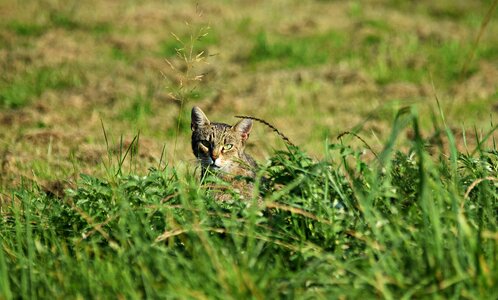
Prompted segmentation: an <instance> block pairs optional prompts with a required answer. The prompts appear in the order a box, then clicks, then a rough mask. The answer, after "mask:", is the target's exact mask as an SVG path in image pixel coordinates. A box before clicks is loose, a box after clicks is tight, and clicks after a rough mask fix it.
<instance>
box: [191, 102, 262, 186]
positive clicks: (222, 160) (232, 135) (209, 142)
mask: <svg viewBox="0 0 498 300" xmlns="http://www.w3.org/2000/svg"><path fill="white" fill-rule="evenodd" d="M252 125H253V122H252V120H251V119H242V120H240V121H239V122H238V123H236V124H235V125H233V126H231V125H228V124H225V123H215V122H210V121H209V119H208V118H207V117H206V115H205V114H204V112H203V111H202V110H201V109H200V108H199V107H197V106H194V107H193V108H192V113H191V129H192V151H193V152H194V155H195V157H196V158H197V159H198V161H200V164H201V178H203V177H204V176H205V175H206V172H209V173H213V174H215V175H216V176H218V177H220V178H222V179H224V180H233V179H234V178H235V177H237V176H240V177H249V178H254V177H255V173H254V170H255V168H256V166H257V165H256V161H255V160H254V159H253V158H252V157H251V156H250V155H249V154H246V153H245V152H244V150H245V145H246V142H247V139H248V138H249V134H250V133H251V129H252Z"/></svg>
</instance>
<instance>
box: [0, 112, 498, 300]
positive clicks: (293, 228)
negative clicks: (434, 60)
mask: <svg viewBox="0 0 498 300" xmlns="http://www.w3.org/2000/svg"><path fill="white" fill-rule="evenodd" d="M407 129H410V130H414V132H415V136H414V139H413V142H412V144H411V146H410V147H409V150H405V151H401V150H400V149H397V148H395V147H394V146H393V145H395V141H396V139H397V138H398V135H399V134H401V133H402V132H403V131H404V130H407ZM495 129H496V128H494V130H495ZM418 130H419V128H418V117H417V115H416V112H414V111H409V110H404V111H400V112H399V114H398V117H397V119H396V121H395V123H394V124H393V129H392V134H391V138H390V140H388V142H387V143H386V145H385V148H384V150H383V151H382V152H381V153H379V155H378V160H373V161H364V160H363V159H362V155H361V152H360V151H358V150H356V149H355V148H354V147H352V146H351V145H349V142H348V141H347V140H343V142H341V143H338V144H330V145H328V147H327V150H326V152H327V153H326V156H327V157H329V158H328V159H326V160H323V161H315V160H313V159H311V158H309V156H308V155H307V154H306V153H303V152H302V151H301V150H299V149H297V148H289V149H288V150H286V151H279V152H276V153H275V154H274V155H273V156H272V157H271V158H270V160H269V163H268V164H266V165H264V166H262V168H261V171H260V174H261V175H264V176H265V177H266V180H265V182H264V188H262V189H261V192H260V194H261V197H263V198H264V200H265V202H264V205H262V206H261V205H258V204H257V199H253V200H245V201H241V200H235V201H233V202H217V201H215V200H214V199H213V195H212V194H211V193H210V191H209V190H206V189H205V188H204V187H203V186H201V185H199V183H198V181H197V179H196V178H194V177H192V176H191V175H189V174H190V173H191V172H187V173H186V174H185V175H181V176H180V175H179V174H178V173H177V171H176V169H175V168H174V167H166V168H164V169H160V170H158V169H150V170H149V172H148V173H147V174H143V175H136V174H133V173H130V174H126V173H123V172H115V171H116V169H114V171H111V172H110V173H109V175H107V176H106V177H101V178H99V177H94V176H91V175H81V178H80V180H79V181H78V183H77V184H76V186H74V187H73V188H70V189H67V190H66V191H65V194H64V195H63V196H62V197H57V196H55V195H54V194H51V193H48V192H46V191H44V189H43V188H42V187H40V186H37V185H36V184H35V185H33V184H29V183H27V182H26V183H25V184H24V185H23V186H21V187H20V188H19V189H17V190H15V191H13V192H12V194H11V195H9V196H8V197H9V199H10V202H9V203H7V204H5V203H4V204H3V205H2V211H3V213H4V218H2V220H1V223H0V224H1V225H0V238H1V248H0V274H1V275H2V276H0V278H2V280H1V281H0V295H2V296H3V298H6V299H9V298H18V297H23V298H28V297H30V298H33V297H38V298H68V297H69V298H75V297H80V298H113V297H116V296H117V297H124V298H136V297H139V298H143V297H147V298H165V297H166V298H204V297H206V298H215V299H227V298H236V299H240V298H330V297H331V296H332V297H337V298H341V297H348V298H359V297H365V298H379V297H380V298H386V299H408V298H441V299H446V298H473V299H493V298H496V297H497V296H498V295H497V291H496V289H494V288H493V287H494V284H495V282H496V280H498V273H497V272H496V271H495V270H496V269H497V267H498V266H497V264H498V255H497V253H498V252H497V242H496V240H497V229H498V228H497V222H498V221H497V220H498V218H497V217H498V216H497V212H498V206H497V203H498V184H497V182H496V181H497V180H498V168H497V163H498V156H497V154H498V152H497V149H496V148H491V149H488V150H486V149H485V148H484V147H479V148H477V149H475V151H474V154H473V155H470V154H463V153H458V152H457V151H456V149H455V148H453V146H451V145H450V150H451V151H450V153H451V155H450V157H448V158H444V157H434V156H431V155H429V154H428V153H427V152H426V151H425V150H424V142H425V141H424V140H423V138H422V137H421V136H419V135H418ZM448 134H449V135H448V136H447V138H449V140H450V141H451V140H452V139H453V136H452V135H451V134H450V133H448ZM492 134H493V131H491V132H489V134H488V135H487V137H488V138H489V137H490V136H492ZM123 152H124V151H123ZM122 155H123V154H122ZM115 167H118V169H120V167H119V165H115V166H114V167H113V168H115ZM109 170H110V169H109ZM116 174H119V175H116ZM482 178H487V180H483V181H480V180H482ZM232 193H233V195H234V199H237V193H236V192H235V191H232ZM4 199H5V196H4Z"/></svg>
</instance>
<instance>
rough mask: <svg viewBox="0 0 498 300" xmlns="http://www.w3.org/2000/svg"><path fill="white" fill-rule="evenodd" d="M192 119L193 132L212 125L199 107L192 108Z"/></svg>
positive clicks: (191, 127)
mask: <svg viewBox="0 0 498 300" xmlns="http://www.w3.org/2000/svg"><path fill="white" fill-rule="evenodd" d="M191 119H192V120H191V123H190V129H192V131H194V130H197V129H198V128H199V127H204V126H206V125H209V124H211V122H209V120H208V118H207V117H206V115H205V114H204V112H203V111H202V110H201V109H200V108H199V107H198V106H194V107H192V113H191Z"/></svg>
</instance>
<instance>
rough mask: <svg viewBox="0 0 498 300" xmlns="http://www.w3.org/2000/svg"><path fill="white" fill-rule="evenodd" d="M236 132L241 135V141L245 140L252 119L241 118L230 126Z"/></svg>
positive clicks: (250, 127)
mask: <svg viewBox="0 0 498 300" xmlns="http://www.w3.org/2000/svg"><path fill="white" fill-rule="evenodd" d="M232 128H233V129H234V130H235V131H236V132H238V133H240V135H241V137H242V141H245V140H247V139H248V138H249V133H250V132H251V129H252V120H251V119H242V120H240V121H239V122H238V123H237V124H235V125H234V126H233V127H232Z"/></svg>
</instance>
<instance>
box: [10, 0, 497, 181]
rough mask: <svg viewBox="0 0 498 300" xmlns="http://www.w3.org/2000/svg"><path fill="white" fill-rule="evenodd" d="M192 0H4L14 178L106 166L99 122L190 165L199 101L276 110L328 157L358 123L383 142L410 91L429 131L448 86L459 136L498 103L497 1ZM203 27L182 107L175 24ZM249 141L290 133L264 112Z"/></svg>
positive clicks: (186, 29) (304, 142) (244, 110)
mask: <svg viewBox="0 0 498 300" xmlns="http://www.w3.org/2000/svg"><path fill="white" fill-rule="evenodd" d="M196 3H197V2H195V1H166V2H165V1H142V2H134V1H119V2H115V1H85V2H80V1H70V2H69V3H66V2H65V1H52V0H51V1H44V2H40V1H6V0H3V1H0V8H1V9H0V14H1V16H0V20H1V21H0V68H1V77H0V105H1V107H2V109H1V111H0V121H1V122H0V126H1V127H0V137H1V142H2V144H1V145H0V149H1V151H0V152H1V161H2V164H1V165H2V172H1V174H2V177H1V178H2V186H3V187H4V188H5V187H7V186H10V185H11V184H13V183H18V182H19V178H20V177H21V176H24V177H25V178H26V179H28V178H29V179H32V180H35V181H37V182H46V183H48V182H50V181H53V180H61V179H63V180H65V181H70V182H73V181H74V180H75V179H76V178H77V177H78V176H79V175H78V174H79V173H81V172H86V173H93V174H94V173H95V172H98V171H99V170H101V168H100V165H101V163H100V161H101V158H102V157H103V156H106V155H107V150H108V149H107V146H106V142H105V138H104V133H103V129H102V124H103V125H104V127H105V129H106V131H107V134H108V138H109V143H110V147H111V149H116V148H119V141H120V137H121V136H122V137H123V141H124V143H125V144H126V143H128V144H129V143H130V142H131V140H132V139H133V137H134V136H135V135H137V134H138V132H140V140H141V143H140V144H141V147H140V153H139V155H138V156H137V157H136V159H138V160H139V161H140V163H139V164H138V165H139V166H140V169H141V170H146V169H147V168H148V167H149V166H151V165H152V166H154V165H157V164H158V162H159V160H160V158H161V152H162V150H163V148H164V158H165V159H164V161H165V162H168V163H169V165H178V164H180V163H181V162H187V164H188V165H193V164H194V161H193V156H192V155H191V153H190V151H189V150H188V149H189V143H190V140H189V130H190V129H189V117H188V115H189V110H190V108H191V106H192V105H194V104H195V105H199V106H201V107H202V108H203V109H204V110H205V111H206V112H207V114H208V115H209V116H210V117H211V119H212V120H218V121H224V122H227V123H231V122H235V121H236V119H235V118H233V116H235V115H238V114H246V115H253V116H256V117H259V118H263V119H265V120H268V121H269V122H270V123H272V124H274V125H275V126H276V127H277V128H279V129H280V130H281V131H283V132H284V133H285V134H286V135H288V136H289V138H291V139H292V141H294V143H295V144H297V145H299V146H300V147H302V149H303V150H305V151H307V152H308V153H310V154H311V155H313V156H314V157H317V158H320V157H322V153H323V149H324V145H325V142H324V141H325V140H326V139H328V140H330V141H333V140H335V139H336V137H337V135H338V134H340V133H341V132H344V131H351V130H355V131H356V132H358V133H359V134H360V135H361V136H362V137H363V138H364V139H365V140H366V141H368V142H369V144H370V146H371V147H372V148H373V149H375V150H377V151H379V150H380V149H382V147H383V143H384V141H385V139H386V137H387V136H388V134H389V131H390V127H391V124H392V121H393V118H394V116H395V114H396V112H397V111H398V109H399V108H401V107H404V106H407V105H415V106H417V107H418V108H419V110H420V115H421V123H422V127H423V130H424V133H426V134H427V135H429V134H431V133H433V122H432V117H431V112H437V111H438V109H437V105H436V101H435V99H436V95H437V97H438V98H439V100H440V103H441V106H442V109H443V110H444V112H445V114H446V117H447V122H448V123H449V126H450V127H451V128H452V130H454V132H455V134H456V136H457V138H460V137H461V132H462V130H468V131H470V132H473V128H474V126H475V127H476V128H478V129H477V130H478V131H481V130H485V129H486V128H490V127H491V126H490V124H491V122H492V121H493V119H492V116H493V114H496V112H497V110H498V104H497V103H498V94H497V84H496V82H497V78H498V70H497V64H498V34H496V32H498V24H497V22H496V21H495V20H496V11H495V12H494V13H493V14H492V15H491V16H490V19H491V21H490V22H489V23H488V24H487V27H486V28H485V30H484V32H483V34H482V35H479V31H480V27H481V24H482V23H483V20H485V17H486V14H487V13H488V11H489V9H490V7H491V5H492V1H457V2H455V1H438V2H437V3H433V1H417V2H416V3H411V2H405V1H306V2H302V1H259V2H257V3H256V4H255V3H254V2H253V1H204V2H203V3H202V4H196ZM204 32H205V33H207V35H206V36H205V37H203V38H201V39H200V40H199V41H197V42H195V43H194V47H195V48H194V52H195V54H197V53H199V52H201V51H205V52H204V56H205V60H204V61H202V62H198V63H194V65H193V69H190V71H189V72H190V73H191V74H190V75H192V74H194V75H199V74H204V76H203V78H202V81H192V80H190V81H188V82H186V85H187V86H186V88H185V89H184V91H185V92H184V93H183V94H184V95H183V96H184V98H185V100H186V101H184V103H183V112H182V113H181V114H180V113H179V110H180V107H181V104H180V103H179V102H178V101H176V100H175V99H174V97H172V95H171V92H175V91H177V88H178V86H179V84H180V83H179V80H180V79H181V77H183V76H185V75H186V74H185V72H186V66H185V64H182V63H181V59H179V58H178V57H177V53H176V49H179V48H182V44H181V43H180V42H179V41H177V39H176V38H175V37H174V36H173V35H172V33H174V34H175V35H176V36H177V37H178V38H180V39H181V40H182V41H183V42H184V43H186V46H187V47H189V44H190V42H189V40H190V38H191V37H192V36H193V37H196V36H199V35H200V34H199V33H201V34H202V33H204ZM478 36H479V44H478V46H475V41H476V39H477V37H478ZM165 59H167V60H169V61H170V62H171V63H172V64H174V65H175V66H176V67H177V68H176V69H175V70H173V69H172V68H171V67H170V65H169V64H168V63H167V62H166V61H165ZM184 83H185V80H184ZM192 88H194V90H193V91H190V90H191V89H192ZM179 115H181V116H182V120H181V124H180V126H179V127H178V116H179ZM178 128H179V131H177V129H178ZM469 136H472V135H469ZM250 142H251V143H250V145H249V151H250V152H251V153H253V155H254V156H256V157H257V158H258V159H259V160H263V161H264V159H267V158H268V157H269V155H270V154H271V153H272V152H273V150H274V149H281V148H282V147H283V143H282V142H281V141H280V140H279V138H278V137H276V136H275V135H273V134H272V133H271V132H270V131H269V130H268V129H267V128H265V127H264V126H262V125H261V126H259V125H258V126H256V127H255V130H254V132H253V134H252V136H251V139H250ZM175 144H176V151H175V150H174V148H175V146H174V145H175Z"/></svg>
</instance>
